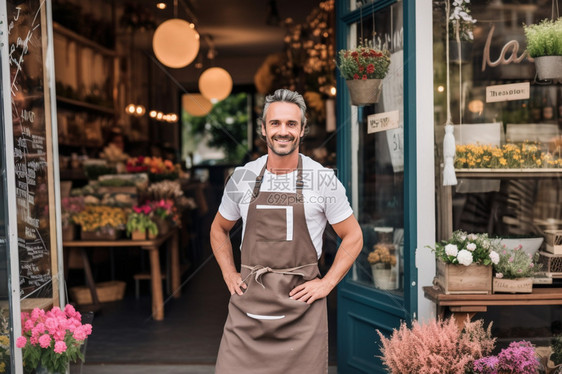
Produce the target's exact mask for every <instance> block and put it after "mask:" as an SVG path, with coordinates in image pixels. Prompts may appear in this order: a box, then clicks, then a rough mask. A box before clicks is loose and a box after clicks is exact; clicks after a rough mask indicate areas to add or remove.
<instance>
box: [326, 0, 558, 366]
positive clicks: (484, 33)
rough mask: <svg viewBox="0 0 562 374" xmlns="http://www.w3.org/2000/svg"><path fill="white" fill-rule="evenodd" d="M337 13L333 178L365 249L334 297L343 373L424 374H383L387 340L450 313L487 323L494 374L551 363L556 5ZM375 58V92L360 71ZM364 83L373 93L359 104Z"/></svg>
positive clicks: (366, 8) (538, 0) (457, 2)
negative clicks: (519, 357) (384, 68)
mask: <svg viewBox="0 0 562 374" xmlns="http://www.w3.org/2000/svg"><path fill="white" fill-rule="evenodd" d="M337 5H338V10H337V15H338V16H337V17H338V30H339V34H338V50H340V51H342V52H340V55H339V56H338V57H339V60H338V68H339V73H340V75H341V77H340V78H339V80H338V116H339V118H338V126H341V129H340V132H339V138H338V141H339V145H338V169H339V176H340V178H341V179H342V181H343V183H344V185H345V186H346V188H348V190H349V193H350V195H351V201H352V205H353V208H354V211H355V213H356V215H357V218H358V221H359V223H360V224H361V226H362V228H363V235H364V249H363V251H362V253H361V254H360V256H359V257H358V259H357V261H356V263H355V264H354V266H353V267H352V269H351V271H350V273H349V274H348V276H347V277H346V278H345V279H344V281H342V283H341V285H340V286H339V288H338V368H341V370H342V371H341V372H345V373H356V372H357V373H363V372H370V373H371V372H385V370H387V369H391V372H393V373H394V372H396V373H398V372H417V370H422V369H421V368H420V367H417V369H413V367H410V369H411V370H410V371H408V369H407V368H405V367H403V368H402V369H396V367H394V368H391V367H389V366H388V365H386V367H385V364H387V363H388V361H385V359H383V360H379V357H381V351H380V349H381V346H382V345H383V343H385V342H386V343H388V341H385V340H384V339H385V337H389V336H390V335H391V334H392V333H393V331H399V330H398V329H399V327H400V324H401V322H402V321H405V322H406V323H407V325H408V326H412V321H414V320H420V322H424V321H430V320H432V319H434V318H435V317H436V316H441V317H447V316H448V315H450V314H455V313H456V316H457V317H458V318H457V321H458V322H459V323H463V320H464V318H466V316H467V315H468V316H471V317H473V318H474V319H478V318H482V319H484V324H485V326H486V327H485V329H487V328H488V327H487V326H488V325H489V322H493V324H492V327H491V328H490V331H488V334H491V335H490V336H492V337H493V338H494V339H495V343H494V345H495V350H494V351H493V354H500V351H501V350H502V349H505V350H506V351H505V352H504V353H501V354H500V355H499V356H498V357H499V360H500V361H501V360H504V359H505V356H506V355H507V356H509V355H510V354H511V352H512V351H514V350H515V351H519V350H520V351H525V352H526V353H525V354H527V353H529V352H531V350H532V351H536V352H540V354H541V355H542V356H543V357H548V352H549V350H552V349H554V350H555V351H556V345H555V346H551V341H552V339H553V338H554V337H557V336H559V335H560V334H561V333H562V327H561V326H562V307H561V306H560V304H562V293H561V292H560V284H561V282H562V281H560V278H562V247H561V244H562V210H561V209H560V207H561V206H562V198H561V196H562V179H561V178H560V177H561V176H562V168H561V167H562V158H561V157H562V154H561V148H560V147H561V145H562V141H561V139H562V137H561V135H562V134H561V130H562V87H561V86H560V82H561V81H562V78H561V75H560V72H558V71H557V68H560V67H562V64H560V63H558V62H556V61H557V58H556V56H560V55H562V50H561V48H562V44H561V43H560V40H562V28H561V25H562V24H561V20H560V18H559V10H558V6H559V4H558V2H557V1H551V0H535V1H527V2H525V4H522V3H521V2H518V1H510V0H500V1H498V0H489V1H488V0H481V1H478V0H471V1H467V0H450V1H445V0H444V1H436V2H413V1H412V2H409V1H403V2H402V1H374V2H355V1H339V2H337ZM543 20H546V21H543ZM371 49H374V50H375V52H371ZM354 53H355V54H354ZM378 53H382V54H383V55H386V53H388V57H389V59H390V64H389V67H388V73H387V74H386V75H385V76H383V77H374V76H371V73H372V69H371V70H370V69H369V67H368V63H369V58H371V57H373V56H375V55H378ZM543 56H546V57H549V58H547V59H543V58H542V57H543ZM346 57H347V58H349V57H352V58H356V61H357V63H358V65H360V63H365V66H364V67H363V70H360V68H359V67H358V68H357V71H355V72H353V71H352V70H350V69H349V66H345V63H344V61H342V59H345V58H346ZM550 57H553V58H552V59H550ZM551 60H553V61H551ZM546 61H551V62H546ZM372 64H373V66H374V65H375V64H374V63H372ZM375 71H376V69H375ZM350 72H351V74H350ZM371 78H381V82H376V83H375V82H371V84H373V85H374V88H369V89H368V90H369V91H368V92H370V93H371V95H370V96H369V95H367V96H362V97H361V96H360V98H357V94H361V92H360V91H361V90H360V89H356V88H354V86H357V85H360V84H361V83H358V81H365V82H367V81H372V80H375V79H371ZM346 80H347V82H346ZM428 155H434V157H428ZM447 323H448V322H447ZM428 328H430V329H431V327H428ZM403 329H406V327H403ZM446 329H447V328H446V327H444V325H443V324H442V325H440V326H439V327H438V328H437V330H439V331H445V330H446ZM377 330H378V331H379V333H380V334H382V335H377V334H376V331H377ZM437 330H434V332H435V331H437ZM365 331H372V332H373V334H366V333H365ZM420 331H421V329H420V328H419V326H418V327H415V326H414V327H413V328H412V329H411V332H412V334H413V335H415V334H418V333H420ZM421 333H422V334H424V332H421ZM401 334H402V336H405V333H404V332H403V331H402V333H401ZM418 336H419V335H418ZM459 339H462V337H460V338H459ZM457 340H458V339H457ZM522 340H525V341H527V342H530V343H531V344H532V346H530V345H529V343H525V342H523V343H521V341H522ZM511 343H513V344H512V345H511V346H510V344H511ZM486 344H487V343H486ZM558 345H560V344H558ZM403 347H407V345H406V343H405V345H403ZM558 350H559V348H558ZM481 353H482V352H481ZM485 355H490V357H491V355H492V352H491V351H490V352H487V353H486V354H484V353H482V354H481V357H483V356H485ZM396 357H399V356H396ZM498 357H495V356H494V358H490V359H486V360H483V362H480V363H479V365H480V366H479V367H480V369H478V370H480V371H478V372H482V373H483V372H488V371H486V370H488V369H489V368H488V369H486V368H484V366H485V365H487V363H489V362H498V361H497V359H498ZM529 357H532V354H530V356H529ZM553 357H556V356H553ZM383 361H385V362H383ZM469 361H470V360H469ZM531 361H532V362H531ZM502 362H503V361H502ZM529 362H530V366H529V368H531V369H529V370H531V371H529V372H533V371H532V370H536V368H537V367H535V366H534V365H535V362H534V361H533V360H530V361H529ZM555 363H558V362H555ZM555 363H552V362H551V365H554V364H555ZM543 364H544V365H546V363H543ZM505 365H507V366H505ZM505 365H504V367H509V365H510V364H509V363H506V364H505ZM533 368H534V369H533ZM496 369H497V368H496ZM401 370H402V371H401ZM448 370H449V369H443V370H442V372H448ZM514 372H519V371H514Z"/></svg>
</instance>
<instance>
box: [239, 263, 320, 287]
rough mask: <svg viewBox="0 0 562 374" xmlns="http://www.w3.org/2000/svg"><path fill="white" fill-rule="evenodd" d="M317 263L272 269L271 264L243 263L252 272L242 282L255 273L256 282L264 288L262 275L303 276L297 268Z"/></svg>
mask: <svg viewBox="0 0 562 374" xmlns="http://www.w3.org/2000/svg"><path fill="white" fill-rule="evenodd" d="M315 265H318V263H317V262H314V263H311V264H306V265H301V266H295V267H293V268H285V269H272V268H270V267H269V266H263V265H255V266H248V265H244V264H242V267H243V268H245V269H249V270H250V274H248V275H247V276H246V278H244V279H243V280H242V282H246V280H247V279H248V278H249V277H250V276H252V275H254V277H255V280H256V282H257V283H258V284H259V285H261V286H262V287H263V288H265V286H264V285H263V283H262V281H261V277H262V275H264V274H265V273H275V274H283V275H300V276H301V277H304V273H300V272H297V270H300V269H303V268H305V267H308V266H315Z"/></svg>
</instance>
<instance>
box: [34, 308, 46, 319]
mask: <svg viewBox="0 0 562 374" xmlns="http://www.w3.org/2000/svg"><path fill="white" fill-rule="evenodd" d="M44 316H45V311H44V310H43V309H39V308H35V309H33V310H32V311H31V319H32V320H33V322H35V320H36V319H39V318H41V317H44Z"/></svg>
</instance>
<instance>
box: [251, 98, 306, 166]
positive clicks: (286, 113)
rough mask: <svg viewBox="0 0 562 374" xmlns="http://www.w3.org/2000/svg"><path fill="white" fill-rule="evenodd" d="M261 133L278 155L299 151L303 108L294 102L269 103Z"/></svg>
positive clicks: (268, 145) (302, 131)
mask: <svg viewBox="0 0 562 374" xmlns="http://www.w3.org/2000/svg"><path fill="white" fill-rule="evenodd" d="M261 133H262V135H263V136H264V137H265V139H266V142H267V147H268V148H269V149H270V150H271V151H272V152H273V153H275V154H276V155H278V156H286V155H289V154H291V153H293V152H294V151H295V150H296V151H298V148H299V143H300V139H301V137H302V136H303V135H304V128H303V127H302V124H301V110H300V108H299V107H298V105H296V104H293V103H285V102H275V103H272V104H270V105H269V108H268V110H267V114H266V118H265V123H263V124H262V127H261Z"/></svg>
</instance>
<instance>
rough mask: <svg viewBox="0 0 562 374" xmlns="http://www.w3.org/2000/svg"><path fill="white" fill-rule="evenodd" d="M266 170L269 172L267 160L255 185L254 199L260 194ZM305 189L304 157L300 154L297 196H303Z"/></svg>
mask: <svg viewBox="0 0 562 374" xmlns="http://www.w3.org/2000/svg"><path fill="white" fill-rule="evenodd" d="M266 170H267V158H266V159H265V164H264V165H263V168H262V169H261V171H260V174H259V175H258V176H257V178H256V183H255V184H254V192H253V196H254V198H256V197H257V196H258V194H259V193H260V188H261V184H262V182H263V175H264V174H265V171H266ZM303 187H304V181H303V179H302V156H301V155H300V154H299V161H298V164H297V194H298V195H301V194H302V188H303Z"/></svg>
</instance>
